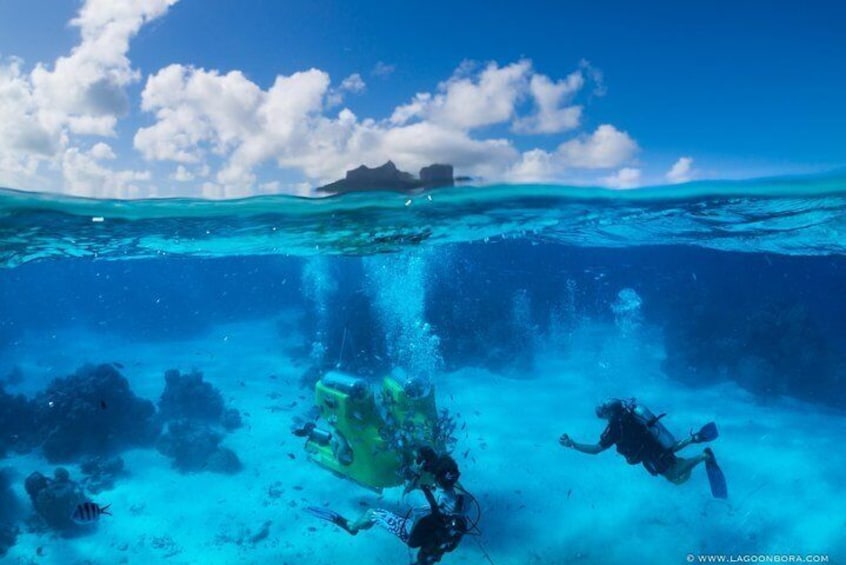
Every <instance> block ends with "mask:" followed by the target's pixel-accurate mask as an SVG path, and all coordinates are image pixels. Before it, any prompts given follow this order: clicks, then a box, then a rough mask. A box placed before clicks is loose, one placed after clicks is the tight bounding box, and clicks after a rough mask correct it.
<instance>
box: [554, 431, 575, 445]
mask: <svg viewBox="0 0 846 565" xmlns="http://www.w3.org/2000/svg"><path fill="white" fill-rule="evenodd" d="M558 443H560V444H561V445H563V446H564V447H573V445H574V444H575V443H576V442H574V441H573V440H572V438H570V436H568V435H567V434H561V437H560V438H558Z"/></svg>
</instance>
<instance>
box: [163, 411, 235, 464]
mask: <svg viewBox="0 0 846 565" xmlns="http://www.w3.org/2000/svg"><path fill="white" fill-rule="evenodd" d="M222 440H223V434H221V433H219V432H217V431H215V430H214V429H212V428H211V427H209V426H208V425H207V424H204V423H202V422H196V421H191V420H187V419H183V420H175V421H172V422H170V423H169V424H168V426H167V431H166V432H165V433H164V434H163V435H162V436H161V437H160V438H159V441H158V443H157V445H156V448H157V449H158V450H159V451H160V452H161V453H162V454H164V455H166V456H167V457H170V458H171V459H173V466H174V467H175V468H176V469H177V470H179V471H181V472H191V471H211V472H215V473H226V474H231V473H237V472H238V471H240V470H241V461H240V460H239V459H238V456H237V455H236V454H235V452H234V451H232V450H231V449H229V448H228V447H223V446H221V445H220V442H221V441H222Z"/></svg>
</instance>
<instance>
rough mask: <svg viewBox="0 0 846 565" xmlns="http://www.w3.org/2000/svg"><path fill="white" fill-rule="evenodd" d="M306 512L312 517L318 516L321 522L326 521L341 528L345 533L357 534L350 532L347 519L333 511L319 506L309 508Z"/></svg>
mask: <svg viewBox="0 0 846 565" xmlns="http://www.w3.org/2000/svg"><path fill="white" fill-rule="evenodd" d="M305 510H306V512H308V513H309V514H311V515H312V516H316V517H318V518H320V519H321V520H326V521H327V522H332V523H333V524H335V525H336V526H338V527H339V528H343V529H344V530H345V531H347V532H349V533H351V534H352V535H355V534H356V532H353V531H350V526H349V522H348V521H347V519H346V518H344V517H343V516H341V515H340V514H338V513H337V512H335V511H333V510H329V509H328V508H319V507H317V506H308V507H307V508H306V509H305Z"/></svg>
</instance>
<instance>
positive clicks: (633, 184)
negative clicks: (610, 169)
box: [602, 167, 640, 188]
mask: <svg viewBox="0 0 846 565" xmlns="http://www.w3.org/2000/svg"><path fill="white" fill-rule="evenodd" d="M602 183H603V184H604V185H605V186H608V187H610V188H637V187H638V186H640V169H635V168H632V167H623V168H622V169H620V170H619V171H617V172H616V173H614V174H613V175H609V176H607V177H603V178H602Z"/></svg>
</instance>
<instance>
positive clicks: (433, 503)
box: [420, 485, 441, 514]
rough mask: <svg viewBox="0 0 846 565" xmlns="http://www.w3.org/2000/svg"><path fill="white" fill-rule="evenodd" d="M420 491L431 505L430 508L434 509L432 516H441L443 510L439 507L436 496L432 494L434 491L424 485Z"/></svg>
mask: <svg viewBox="0 0 846 565" xmlns="http://www.w3.org/2000/svg"><path fill="white" fill-rule="evenodd" d="M420 490H422V491H423V496H425V497H426V502H428V503H429V508H431V509H432V514H440V513H441V509H440V507H438V501H437V500H435V495H434V494H432V489H430V488H429V487H428V486H426V485H423V486H421V487H420Z"/></svg>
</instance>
